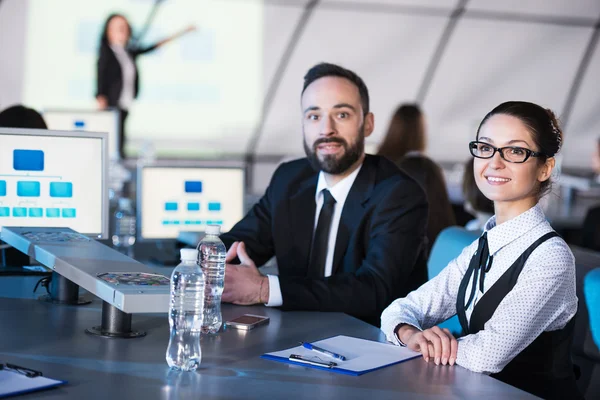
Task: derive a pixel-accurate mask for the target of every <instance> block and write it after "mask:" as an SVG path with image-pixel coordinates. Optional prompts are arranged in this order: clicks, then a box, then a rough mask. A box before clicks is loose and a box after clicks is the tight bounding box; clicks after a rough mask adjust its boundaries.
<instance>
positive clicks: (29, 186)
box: [17, 181, 40, 197]
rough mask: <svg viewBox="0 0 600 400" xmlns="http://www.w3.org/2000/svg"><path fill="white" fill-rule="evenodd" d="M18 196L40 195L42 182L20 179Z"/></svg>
mask: <svg viewBox="0 0 600 400" xmlns="http://www.w3.org/2000/svg"><path fill="white" fill-rule="evenodd" d="M17 196H20V197H40V183H39V182H36V181H18V182H17Z"/></svg>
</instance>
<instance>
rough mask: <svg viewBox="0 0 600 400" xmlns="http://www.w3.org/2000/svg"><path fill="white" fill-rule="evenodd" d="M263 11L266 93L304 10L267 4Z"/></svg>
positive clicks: (264, 80) (264, 81) (264, 83)
mask: <svg viewBox="0 0 600 400" xmlns="http://www.w3.org/2000/svg"><path fill="white" fill-rule="evenodd" d="M263 10H264V31H263V32H264V33H263V34H264V39H263V43H264V47H263V86H264V93H266V91H267V90H268V88H269V85H270V84H271V81H272V80H273V76H274V75H275V71H276V70H277V66H278V65H279V62H280V60H281V57H282V56H283V54H284V52H285V49H286V46H287V44H288V42H289V40H290V38H291V36H292V33H293V32H294V28H295V27H296V24H297V23H298V20H299V19H300V17H301V16H302V13H303V12H304V8H303V7H290V6H282V5H278V4H271V3H266V4H265V7H264V9H263ZM264 93H263V94H264Z"/></svg>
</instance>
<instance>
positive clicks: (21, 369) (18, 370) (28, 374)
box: [0, 363, 42, 378]
mask: <svg viewBox="0 0 600 400" xmlns="http://www.w3.org/2000/svg"><path fill="white" fill-rule="evenodd" d="M0 370H5V371H12V372H16V373H18V374H21V375H25V376H26V377H28V378H35V377H36V376H42V373H41V372H40V371H36V370H34V369H29V368H25V367H19V366H18V365H15V364H9V363H6V364H0Z"/></svg>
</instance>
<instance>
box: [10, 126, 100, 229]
mask: <svg viewBox="0 0 600 400" xmlns="http://www.w3.org/2000/svg"><path fill="white" fill-rule="evenodd" d="M106 138H107V136H106V134H105V133H87V132H86V133H81V132H62V131H47V130H40V129H11V128H0V227H1V226H31V227H67V228H71V229H73V230H75V231H77V232H79V233H82V234H85V235H90V236H92V237H96V238H101V239H104V238H106V237H107V236H108V194H107V188H106V184H105V182H106V180H105V179H104V177H105V175H106V162H105V156H104V154H105V153H106Z"/></svg>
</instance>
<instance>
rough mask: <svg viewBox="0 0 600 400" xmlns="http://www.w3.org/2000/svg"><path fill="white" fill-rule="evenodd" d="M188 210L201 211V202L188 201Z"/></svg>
mask: <svg viewBox="0 0 600 400" xmlns="http://www.w3.org/2000/svg"><path fill="white" fill-rule="evenodd" d="M187 209H188V211H200V203H187Z"/></svg>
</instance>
